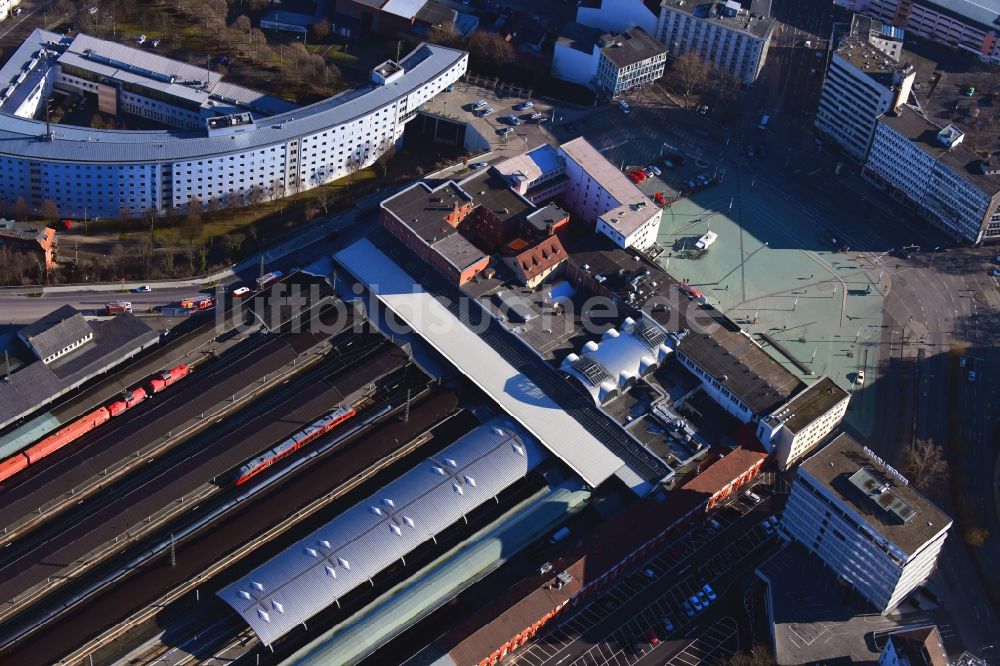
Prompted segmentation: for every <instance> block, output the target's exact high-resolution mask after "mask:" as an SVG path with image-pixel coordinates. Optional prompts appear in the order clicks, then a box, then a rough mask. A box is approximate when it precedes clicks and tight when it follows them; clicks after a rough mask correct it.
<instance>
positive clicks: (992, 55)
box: [855, 0, 1000, 62]
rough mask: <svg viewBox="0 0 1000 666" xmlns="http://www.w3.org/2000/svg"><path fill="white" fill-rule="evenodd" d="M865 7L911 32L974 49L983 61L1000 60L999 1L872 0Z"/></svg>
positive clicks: (949, 44) (952, 44) (956, 46)
mask: <svg viewBox="0 0 1000 666" xmlns="http://www.w3.org/2000/svg"><path fill="white" fill-rule="evenodd" d="M855 11H861V10H860V9H856V10H855ZM865 11H866V12H867V13H868V15H869V16H872V17H874V18H876V19H878V20H880V21H883V22H885V23H889V24H891V25H894V26H896V27H899V28H903V29H904V30H906V31H907V32H908V33H910V34H913V35H919V36H921V37H926V38H927V39H931V40H934V41H936V42H940V43H942V44H946V45H948V46H951V47H954V48H957V49H962V50H964V51H969V52H971V53H975V54H976V55H978V56H979V57H980V59H982V60H983V61H990V62H1000V30H998V26H1000V23H998V21H1000V5H997V3H995V2H990V1H989V0H870V2H869V3H868V4H867V8H866V9H865Z"/></svg>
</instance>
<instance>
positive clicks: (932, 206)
mask: <svg viewBox="0 0 1000 666" xmlns="http://www.w3.org/2000/svg"><path fill="white" fill-rule="evenodd" d="M965 138H966V135H965V132H963V131H962V130H961V129H959V128H958V127H956V126H955V125H948V126H947V127H941V126H940V125H937V124H936V123H934V122H931V121H930V120H928V119H927V118H926V117H925V116H924V115H923V114H921V112H920V111H918V110H917V109H916V108H914V107H911V106H908V105H905V104H904V105H902V106H900V107H899V108H898V109H896V110H895V111H893V112H889V113H886V114H884V115H883V116H882V117H881V118H879V121H878V125H877V127H876V129H875V138H874V140H873V142H872V147H871V150H870V151H869V154H868V160H867V162H866V163H865V167H864V170H863V173H864V175H865V177H866V178H868V179H870V180H872V181H873V182H875V183H876V184H877V185H879V186H880V187H882V188H883V189H884V190H885V191H886V192H888V193H889V194H891V195H892V196H893V197H894V198H896V199H897V200H899V201H900V202H902V203H904V204H905V205H907V206H909V207H911V208H913V209H914V210H915V211H917V212H918V213H919V214H920V215H921V216H923V217H924V218H926V219H927V220H929V221H931V222H933V223H934V224H936V225H937V226H939V227H940V228H942V229H944V230H945V231H947V232H948V233H950V234H952V235H953V236H954V237H955V238H956V239H960V240H962V241H968V242H972V243H984V242H996V241H998V240H1000V165H998V164H996V163H995V162H993V161H991V160H990V159H988V158H985V157H984V156H983V155H982V154H981V153H978V152H976V151H974V150H972V149H971V148H970V147H968V146H967V145H966V142H965Z"/></svg>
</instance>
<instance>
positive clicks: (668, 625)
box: [663, 615, 674, 634]
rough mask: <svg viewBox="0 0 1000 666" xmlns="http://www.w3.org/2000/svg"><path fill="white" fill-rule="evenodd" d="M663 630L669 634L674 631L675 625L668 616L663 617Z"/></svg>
mask: <svg viewBox="0 0 1000 666" xmlns="http://www.w3.org/2000/svg"><path fill="white" fill-rule="evenodd" d="M663 630H664V631H666V632H667V633H668V634H669V633H671V632H672V631H673V630H674V623H673V622H671V621H670V618H669V617H667V616H666V615H664V616H663Z"/></svg>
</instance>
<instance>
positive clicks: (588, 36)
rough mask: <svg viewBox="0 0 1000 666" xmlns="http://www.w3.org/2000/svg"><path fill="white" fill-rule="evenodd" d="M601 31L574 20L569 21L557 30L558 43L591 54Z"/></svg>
mask: <svg viewBox="0 0 1000 666" xmlns="http://www.w3.org/2000/svg"><path fill="white" fill-rule="evenodd" d="M602 32H603V31H602V30H600V29H599V28H591V27H590V26H589V25H583V24H582V23H577V22H576V21H570V22H569V23H567V24H566V25H565V27H563V29H562V30H561V31H560V32H559V39H558V40H557V43H558V44H561V45H563V46H568V47H570V48H571V49H575V50H577V51H580V52H581V53H586V54H587V55H591V54H592V53H593V52H594V47H595V46H597V42H598V40H600V38H601V33H602Z"/></svg>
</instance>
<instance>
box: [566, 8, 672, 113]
mask: <svg viewBox="0 0 1000 666" xmlns="http://www.w3.org/2000/svg"><path fill="white" fill-rule="evenodd" d="M666 62H667V51H666V49H665V48H664V47H663V45H662V44H660V43H659V42H658V41H656V40H655V39H653V38H652V37H651V36H650V35H649V34H648V33H646V31H644V30H643V29H642V28H629V29H628V30H627V31H626V32H625V33H624V34H612V33H602V32H601V31H600V30H598V29H596V28H589V27H587V26H584V25H581V24H579V23H570V24H568V25H567V26H566V27H565V28H564V29H563V31H562V33H561V34H560V35H559V39H558V40H556V44H555V50H554V51H553V54H552V75H553V76H555V77H556V78H559V79H563V80H564V81H572V82H573V83H579V84H580V85H583V86H587V87H588V88H592V89H594V90H597V91H598V92H599V93H600V94H601V95H603V96H605V97H616V96H618V95H620V94H622V93H625V92H628V91H631V90H634V89H636V88H640V87H642V86H644V85H648V84H650V83H652V82H654V81H656V80H657V79H659V78H660V77H661V76H663V70H664V68H665V67H666Z"/></svg>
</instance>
